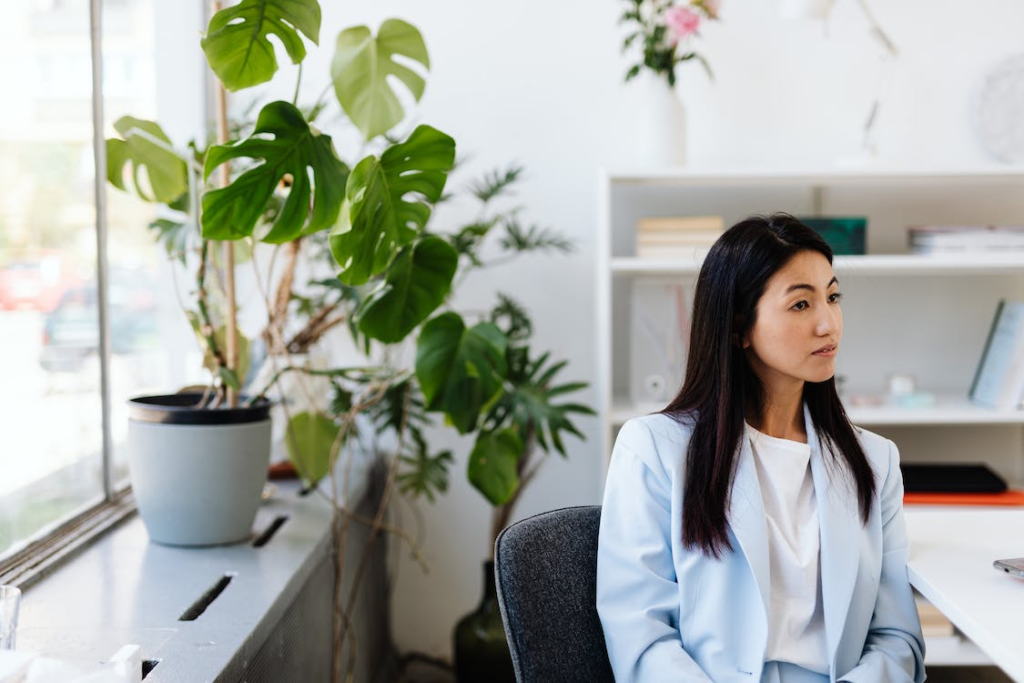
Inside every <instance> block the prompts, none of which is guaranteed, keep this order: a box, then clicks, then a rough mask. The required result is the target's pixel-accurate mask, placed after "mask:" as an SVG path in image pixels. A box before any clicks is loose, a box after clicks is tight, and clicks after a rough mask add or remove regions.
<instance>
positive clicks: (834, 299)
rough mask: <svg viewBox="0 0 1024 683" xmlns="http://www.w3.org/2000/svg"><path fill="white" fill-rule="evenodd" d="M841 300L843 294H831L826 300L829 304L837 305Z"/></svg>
mask: <svg viewBox="0 0 1024 683" xmlns="http://www.w3.org/2000/svg"><path fill="white" fill-rule="evenodd" d="M842 298H843V293H842V292H832V295H831V296H829V298H828V300H829V303H833V304H837V303H839V300H840V299H842Z"/></svg>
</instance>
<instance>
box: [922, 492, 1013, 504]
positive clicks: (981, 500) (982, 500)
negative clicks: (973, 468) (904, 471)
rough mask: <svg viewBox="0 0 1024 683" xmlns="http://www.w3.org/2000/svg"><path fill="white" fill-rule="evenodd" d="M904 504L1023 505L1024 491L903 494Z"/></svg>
mask: <svg viewBox="0 0 1024 683" xmlns="http://www.w3.org/2000/svg"><path fill="white" fill-rule="evenodd" d="M903 504H904V505H972V506H977V505H986V506H991V505H997V506H1000V507H1003V506H1010V507H1019V506H1024V491H1003V492H1002V493H925V492H917V493H914V492H910V493H904V494H903Z"/></svg>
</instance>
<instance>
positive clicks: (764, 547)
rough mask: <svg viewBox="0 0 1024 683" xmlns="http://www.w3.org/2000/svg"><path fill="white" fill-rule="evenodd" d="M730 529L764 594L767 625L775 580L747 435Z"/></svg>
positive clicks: (731, 498) (735, 484)
mask: <svg viewBox="0 0 1024 683" xmlns="http://www.w3.org/2000/svg"><path fill="white" fill-rule="evenodd" d="M729 526H730V527H732V532H733V534H734V535H735V536H736V540H738V541H739V544H740V548H741V549H742V550H743V555H744V556H745V557H746V558H747V563H748V564H749V565H750V570H751V572H753V574H754V580H755V581H756V582H757V588H758V590H759V591H760V593H761V603H762V607H763V608H764V618H765V623H767V619H768V615H769V614H770V612H769V600H770V599H771V579H770V577H769V569H768V522H767V520H766V518H765V512H764V502H763V500H762V499H761V486H760V484H759V483H758V479H757V468H756V467H755V465H754V452H753V450H751V448H750V438H749V437H748V436H747V434H746V432H744V434H743V438H742V439H741V441H740V451H739V462H738V463H737V464H736V475H735V477H734V478H733V485H732V492H731V494H730V496H729Z"/></svg>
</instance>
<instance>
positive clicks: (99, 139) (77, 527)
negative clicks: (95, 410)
mask: <svg viewBox="0 0 1024 683" xmlns="http://www.w3.org/2000/svg"><path fill="white" fill-rule="evenodd" d="M89 47H90V62H91V64H90V68H91V73H92V87H91V90H92V107H91V114H92V130H93V165H94V167H95V172H94V174H93V197H94V207H95V236H96V277H97V282H96V288H97V297H98V300H97V308H98V312H99V319H98V324H99V350H100V353H99V361H100V405H101V428H102V442H101V453H102V461H103V474H102V480H103V494H102V495H103V499H102V500H101V501H100V502H99V503H95V504H92V505H89V506H86V507H84V509H81V510H80V511H78V512H77V513H73V514H72V515H71V516H70V517H67V518H64V519H59V520H57V522H55V523H54V524H53V525H51V527H50V528H49V530H44V531H41V532H39V533H37V534H36V535H35V536H34V537H32V539H31V540H30V541H29V542H28V543H27V544H26V545H25V546H24V547H22V548H20V549H17V550H14V551H13V552H10V553H8V554H5V555H0V583H2V584H11V585H14V586H18V587H21V588H27V587H28V586H31V585H32V584H33V583H35V582H37V581H39V580H40V579H42V578H43V577H44V576H46V575H47V574H48V573H50V572H51V571H53V570H54V569H56V568H57V567H58V566H60V564H62V563H63V562H65V561H66V560H68V559H70V558H71V557H73V556H74V555H75V554H77V552H79V551H80V550H82V549H83V548H85V547H87V546H88V545H89V544H90V543H91V542H92V541H93V540H95V539H96V538H97V537H99V536H100V535H101V534H103V533H104V532H106V531H107V530H109V529H111V528H113V527H114V526H116V525H117V524H119V523H120V522H122V521H124V520H126V519H127V518H128V517H130V516H131V515H133V514H135V512H136V507H135V498H134V496H133V495H132V493H131V487H130V486H123V487H121V488H118V487H117V485H116V482H115V481H114V464H113V437H112V432H111V420H110V408H111V396H110V355H111V350H110V308H109V306H110V304H109V299H108V297H109V289H108V280H107V275H108V274H107V270H108V266H109V264H108V261H107V202H106V179H107V158H106V144H105V142H104V136H103V130H104V107H103V104H104V100H103V41H102V2H101V0H89Z"/></svg>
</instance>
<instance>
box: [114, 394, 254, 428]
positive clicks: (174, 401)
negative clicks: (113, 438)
mask: <svg viewBox="0 0 1024 683" xmlns="http://www.w3.org/2000/svg"><path fill="white" fill-rule="evenodd" d="M202 398H203V394H201V393H195V392H192V393H183V394H160V395H155V396H136V397H135V398H131V399H128V418H129V419H130V420H135V421H136V422H156V423H160V424H179V425H229V424H246V423H250V422H263V421H264V420H269V419H270V401H268V400H267V399H266V398H261V399H259V400H257V401H256V402H254V403H253V404H252V405H251V406H244V405H240V406H239V407H237V408H227V407H222V408H197V407H196V406H197V405H198V404H199V402H200V401H201V400H202ZM245 401H246V397H245V396H241V397H239V402H241V403H245Z"/></svg>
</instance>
